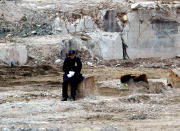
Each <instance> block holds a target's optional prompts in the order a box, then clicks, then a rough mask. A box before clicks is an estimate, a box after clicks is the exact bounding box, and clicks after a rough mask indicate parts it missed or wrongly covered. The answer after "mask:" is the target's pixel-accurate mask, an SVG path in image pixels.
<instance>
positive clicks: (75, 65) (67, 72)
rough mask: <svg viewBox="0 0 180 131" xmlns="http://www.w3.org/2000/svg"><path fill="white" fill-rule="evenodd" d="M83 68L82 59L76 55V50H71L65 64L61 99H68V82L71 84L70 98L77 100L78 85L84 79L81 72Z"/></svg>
mask: <svg viewBox="0 0 180 131" xmlns="http://www.w3.org/2000/svg"><path fill="white" fill-rule="evenodd" d="M81 69H82V62H81V59H80V58H79V57H77V56H76V52H75V50H69V52H68V56H67V57H66V58H65V60H64V64H63V71H64V75H63V84H62V99H61V101H67V98H68V83H70V84H71V97H70V100H71V101H75V97H76V89H77V86H78V84H79V83H80V82H81V81H82V79H83V76H82V74H81V73H80V72H81Z"/></svg>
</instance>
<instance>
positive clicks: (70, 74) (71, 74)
mask: <svg viewBox="0 0 180 131" xmlns="http://www.w3.org/2000/svg"><path fill="white" fill-rule="evenodd" d="M74 74H75V72H74V71H69V74H68V75H67V77H68V78H71V77H72V76H74Z"/></svg>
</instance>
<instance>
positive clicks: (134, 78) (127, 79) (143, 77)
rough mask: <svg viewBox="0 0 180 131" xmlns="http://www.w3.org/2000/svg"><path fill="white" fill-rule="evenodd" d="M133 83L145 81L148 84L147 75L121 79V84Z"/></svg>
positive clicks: (128, 76) (127, 76) (129, 76)
mask: <svg viewBox="0 0 180 131" xmlns="http://www.w3.org/2000/svg"><path fill="white" fill-rule="evenodd" d="M131 81H133V82H139V81H143V82H146V83H148V81H147V76H146V74H142V75H139V76H134V75H131V74H128V75H124V76H122V77H121V83H128V82H131Z"/></svg>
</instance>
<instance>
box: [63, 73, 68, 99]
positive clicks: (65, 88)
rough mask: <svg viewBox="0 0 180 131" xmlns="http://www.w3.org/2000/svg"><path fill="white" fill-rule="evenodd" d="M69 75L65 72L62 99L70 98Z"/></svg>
mask: <svg viewBox="0 0 180 131" xmlns="http://www.w3.org/2000/svg"><path fill="white" fill-rule="evenodd" d="M67 92H68V77H67V76H66V75H65V74H64V76H63V83H62V101H67V98H68V93H67Z"/></svg>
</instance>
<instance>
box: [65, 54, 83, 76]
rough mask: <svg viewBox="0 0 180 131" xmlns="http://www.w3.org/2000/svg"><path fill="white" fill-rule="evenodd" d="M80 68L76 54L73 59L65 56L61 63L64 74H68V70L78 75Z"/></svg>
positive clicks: (79, 60) (79, 61)
mask: <svg viewBox="0 0 180 131" xmlns="http://www.w3.org/2000/svg"><path fill="white" fill-rule="evenodd" d="M81 69H82V62H81V59H80V58H79V57H77V56H75V57H74V59H71V58H70V57H66V58H65V60H64V64H63V71H64V72H65V74H68V73H69V71H74V72H75V75H79V74H80V72H81Z"/></svg>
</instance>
